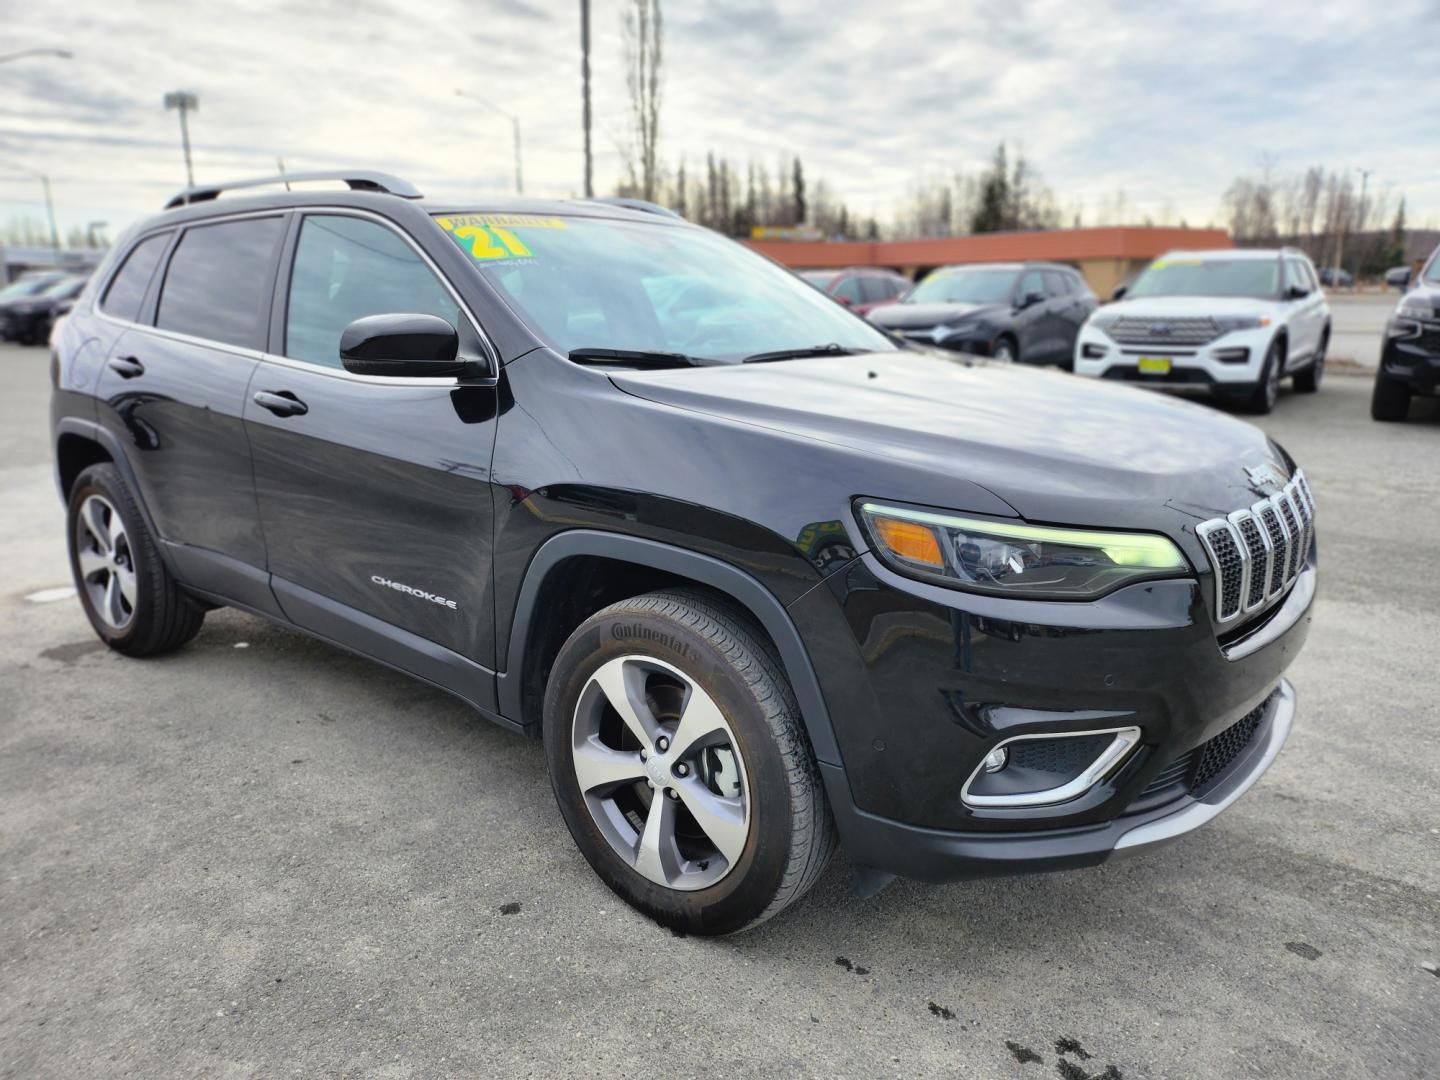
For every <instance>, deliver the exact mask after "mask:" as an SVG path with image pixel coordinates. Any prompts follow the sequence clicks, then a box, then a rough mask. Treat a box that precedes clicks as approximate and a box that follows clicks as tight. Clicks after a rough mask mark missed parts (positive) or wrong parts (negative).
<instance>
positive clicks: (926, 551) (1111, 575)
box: [859, 502, 1190, 600]
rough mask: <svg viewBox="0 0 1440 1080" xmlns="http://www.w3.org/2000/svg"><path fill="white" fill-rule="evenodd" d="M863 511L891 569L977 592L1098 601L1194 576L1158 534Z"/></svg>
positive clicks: (874, 508)
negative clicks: (1155, 581)
mask: <svg viewBox="0 0 1440 1080" xmlns="http://www.w3.org/2000/svg"><path fill="white" fill-rule="evenodd" d="M859 509H860V517H861V520H863V521H864V523H865V528H866V530H867V531H868V532H869V534H870V538H871V540H872V541H873V543H874V547H875V551H876V553H877V554H878V555H879V556H880V558H881V559H882V560H883V561H884V562H886V563H887V564H889V565H890V566H891V567H892V568H894V569H895V570H898V571H899V572H900V573H902V574H907V575H909V576H911V577H918V578H922V579H926V580H932V581H938V582H940V583H941V584H945V585H949V586H951V587H953V588H959V589H968V590H971V591H973V592H984V593H993V594H998V595H1002V596H1023V597H1031V598H1049V599H1055V600H1092V599H1094V598H1096V597H1098V596H1103V595H1104V594H1105V593H1108V592H1113V591H1114V590H1115V589H1118V588H1119V587H1120V586H1122V585H1128V584H1130V583H1131V582H1134V581H1142V580H1145V579H1147V578H1166V577H1180V576H1183V575H1185V574H1187V573H1189V570H1190V566H1189V564H1188V563H1187V562H1186V561H1185V556H1184V555H1182V554H1181V553H1180V549H1179V548H1177V547H1176V546H1175V544H1174V543H1173V542H1172V541H1171V540H1169V539H1168V538H1167V537H1164V536H1159V535H1157V534H1155V533H1122V532H1106V531H1098V530H1094V529H1058V528H1052V527H1050V526H1046V525H1027V524H1025V523H1023V522H1019V521H1015V522H1008V521H986V520H981V519H978V518H965V517H952V516H951V515H949V514H936V513H930V512H928V511H924V510H911V509H908V508H905V507H899V506H885V505H882V504H880V503H873V502H864V503H861V504H860V508H859Z"/></svg>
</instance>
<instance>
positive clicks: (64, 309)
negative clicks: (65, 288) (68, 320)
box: [55, 299, 75, 319]
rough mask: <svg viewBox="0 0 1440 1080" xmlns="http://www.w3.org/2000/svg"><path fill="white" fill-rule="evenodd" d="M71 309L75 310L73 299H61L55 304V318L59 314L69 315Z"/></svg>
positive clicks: (59, 315) (58, 316)
mask: <svg viewBox="0 0 1440 1080" xmlns="http://www.w3.org/2000/svg"><path fill="white" fill-rule="evenodd" d="M73 310H75V301H74V300H73V299H70V300H61V301H60V302H59V303H58V304H56V305H55V318H57V319H58V318H60V317H61V316H64V315H69V314H70V312H72V311H73Z"/></svg>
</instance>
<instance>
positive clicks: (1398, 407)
mask: <svg viewBox="0 0 1440 1080" xmlns="http://www.w3.org/2000/svg"><path fill="white" fill-rule="evenodd" d="M1409 412H1410V388H1409V387H1408V386H1406V385H1405V384H1404V383H1402V382H1399V381H1397V380H1395V379H1391V378H1389V377H1387V376H1386V374H1385V368H1384V366H1383V362H1382V366H1381V368H1380V370H1379V371H1378V372H1376V373H1375V390H1374V392H1373V393H1372V394H1371V395H1370V417H1371V419H1373V420H1383V421H1386V422H1388V423H1393V422H1394V421H1397V420H1404V419H1405V417H1406V415H1407V414H1408V413H1409Z"/></svg>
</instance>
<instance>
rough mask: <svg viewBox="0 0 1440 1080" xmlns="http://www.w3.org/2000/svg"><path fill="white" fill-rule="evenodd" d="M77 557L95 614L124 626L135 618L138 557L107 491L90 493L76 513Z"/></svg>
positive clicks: (115, 626) (120, 627) (109, 623)
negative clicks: (108, 497)
mask: <svg viewBox="0 0 1440 1080" xmlns="http://www.w3.org/2000/svg"><path fill="white" fill-rule="evenodd" d="M75 561H76V562H77V563H78V564H79V567H80V587H81V588H83V589H84V590H85V594H86V596H87V597H88V598H89V600H90V606H91V608H92V609H93V610H94V612H95V614H96V615H98V616H99V617H100V619H101V620H102V621H103V622H104V623H105V625H106V626H108V627H110V628H111V629H112V630H124V629H125V628H126V627H127V626H129V625H130V622H131V620H132V619H134V618H135V598H136V595H137V593H136V587H135V558H134V555H133V553H132V552H131V549H130V537H129V535H128V534H127V533H126V532H125V523H124V522H123V521H122V520H121V519H120V514H119V512H118V511H116V509H115V507H114V505H113V504H112V503H111V502H110V500H108V499H106V498H105V497H104V496H103V495H90V496H88V497H87V498H86V499H85V501H84V502H83V503H81V504H80V512H79V513H78V514H76V515H75Z"/></svg>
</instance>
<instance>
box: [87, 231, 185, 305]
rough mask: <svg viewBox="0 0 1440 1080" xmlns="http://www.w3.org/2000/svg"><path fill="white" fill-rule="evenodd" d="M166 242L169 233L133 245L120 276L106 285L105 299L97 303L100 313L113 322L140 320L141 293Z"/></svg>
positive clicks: (143, 300) (146, 285)
mask: <svg viewBox="0 0 1440 1080" xmlns="http://www.w3.org/2000/svg"><path fill="white" fill-rule="evenodd" d="M169 242H170V234H169V233H160V234H159V235H158V236H151V237H149V238H148V239H145V240H142V241H140V243H138V244H136V245H135V247H134V249H133V250H131V252H130V254H129V255H127V256H126V257H125V262H124V264H123V265H121V267H120V272H119V273H117V274H116V275H115V277H114V278H112V279H111V281H110V287H109V288H108V289H106V290H105V299H103V300H102V301H100V310H101V311H103V312H105V313H106V314H108V315H114V316H115V317H116V318H117V319H128V320H130V321H131V322H133V321H135V320H136V319H138V318H139V317H140V305H141V304H143V303H144V302H145V290H146V289H148V288H149V287H150V278H151V277H153V276H154V274H155V267H156V266H157V265H158V264H159V262H160V256H161V255H163V254H165V245H166V244H167V243H169Z"/></svg>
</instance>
